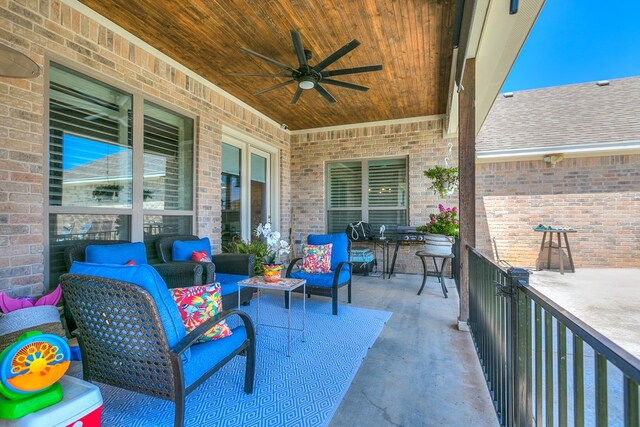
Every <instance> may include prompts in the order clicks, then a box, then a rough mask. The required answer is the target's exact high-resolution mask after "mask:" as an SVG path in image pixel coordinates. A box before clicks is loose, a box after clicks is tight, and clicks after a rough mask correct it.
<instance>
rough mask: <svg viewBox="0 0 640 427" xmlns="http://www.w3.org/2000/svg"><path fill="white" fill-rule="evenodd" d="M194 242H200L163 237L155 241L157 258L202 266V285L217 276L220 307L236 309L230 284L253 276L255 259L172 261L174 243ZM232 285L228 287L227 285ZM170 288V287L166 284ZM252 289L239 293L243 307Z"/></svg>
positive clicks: (225, 257)
mask: <svg viewBox="0 0 640 427" xmlns="http://www.w3.org/2000/svg"><path fill="white" fill-rule="evenodd" d="M176 240H179V241H194V240H200V238H199V237H197V236H192V235H178V236H165V237H161V238H159V239H158V240H156V249H157V252H158V256H159V257H160V260H161V261H162V262H167V263H174V264H180V263H192V264H200V265H202V266H203V268H204V269H203V271H204V273H203V279H202V280H203V283H211V282H213V281H214V276H217V280H218V281H219V282H220V283H221V284H222V291H223V292H222V306H223V307H224V308H225V309H227V308H232V307H236V306H237V305H238V296H237V293H236V291H237V287H234V286H233V284H232V283H231V282H233V281H234V280H236V279H241V277H240V276H242V278H246V277H250V276H253V263H254V262H255V261H254V260H255V257H254V256H253V255H247V254H217V255H212V256H211V261H212V262H195V261H174V260H173V243H174V242H175V241H176ZM230 284H231V285H232V286H231V287H229V285H230ZM168 286H169V287H170V288H171V287H172V286H171V285H170V284H168ZM254 292H255V289H254V288H251V287H245V288H242V289H241V291H240V302H241V304H243V305H246V304H249V302H250V301H251V298H252V296H253V293H254Z"/></svg>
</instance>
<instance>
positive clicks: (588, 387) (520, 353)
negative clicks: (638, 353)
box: [468, 248, 640, 427]
mask: <svg viewBox="0 0 640 427" xmlns="http://www.w3.org/2000/svg"><path fill="white" fill-rule="evenodd" d="M468 251H469V288H470V289H469V291H470V295H469V297H470V298H469V326H470V329H471V333H472V337H473V340H474V343H475V346H476V350H477V353H478V357H479V359H480V363H481V365H482V367H483V370H484V373H485V377H486V380H487V385H488V387H489V391H490V393H491V396H492V398H493V401H494V406H495V408H496V413H497V415H498V420H499V422H500V424H501V425H504V426H555V425H557V426H567V425H574V426H585V425H596V426H609V425H610V426H623V425H624V426H636V427H637V426H639V425H640V416H639V410H638V408H639V403H640V401H639V397H638V384H639V383H640V360H638V358H636V357H635V356H633V355H631V354H630V353H629V352H627V351H626V350H624V349H623V348H621V347H620V346H619V345H617V344H615V343H614V342H612V341H611V340H610V339H609V338H607V337H605V336H604V335H602V334H601V333H599V332H598V331H596V330H594V329H593V328H592V327H590V326H589V325H587V324H586V323H585V322H583V321H582V320H580V319H578V318H576V317H575V316H574V315H572V314H571V313H569V312H568V311H567V310H565V309H564V308H563V307H561V306H559V305H558V304H557V303H555V302H553V301H551V300H550V299H548V298H547V297H546V296H544V295H543V294H541V293H540V292H539V291H537V290H536V289H534V288H531V287H530V286H529V285H528V280H529V273H528V272H527V271H526V270H523V269H518V268H511V269H509V270H508V271H505V270H503V269H502V268H500V267H499V266H498V265H496V264H495V263H493V262H492V261H491V260H489V259H488V258H486V257H485V256H484V255H482V254H481V253H479V252H478V251H476V250H475V249H472V248H469V249H468Z"/></svg>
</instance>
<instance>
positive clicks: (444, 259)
mask: <svg viewBox="0 0 640 427" xmlns="http://www.w3.org/2000/svg"><path fill="white" fill-rule="evenodd" d="M416 256H418V257H420V261H422V285H421V286H420V290H419V291H418V295H420V294H421V293H422V290H423V289H424V285H425V284H426V283H427V276H430V274H429V270H428V269H427V262H426V261H425V258H431V259H432V260H433V265H434V267H435V269H436V271H435V276H436V277H438V280H439V281H440V286H442V293H443V294H444V297H445V298H449V295H448V293H449V290H448V289H447V285H445V284H444V269H445V267H446V266H447V261H448V260H450V259H453V258H455V256H454V255H453V254H449V255H440V254H433V253H429V252H425V251H418V252H416ZM436 258H442V264H441V265H440V269H438V262H437V261H436ZM431 276H433V274H432V275H431Z"/></svg>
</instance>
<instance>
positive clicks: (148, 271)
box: [69, 245, 190, 362]
mask: <svg viewBox="0 0 640 427" xmlns="http://www.w3.org/2000/svg"><path fill="white" fill-rule="evenodd" d="M112 246H118V245H112ZM143 247H144V246H143ZM69 273H73V274H86V275H89V276H98V277H105V278H107V279H114V280H121V281H123V282H130V283H133V284H136V285H138V286H140V287H142V288H144V289H145V290H146V291H147V292H149V294H151V297H152V298H153V299H154V301H155V302H156V307H157V308H158V314H159V315H160V321H161V322H162V328H163V329H164V332H165V334H166V337H167V343H168V344H169V347H173V346H174V345H176V344H177V343H178V341H180V340H181V339H182V338H184V336H185V335H186V332H185V329H184V324H183V323H182V319H181V318H180V313H179V311H178V307H177V306H176V303H175V302H174V301H173V299H172V298H171V294H170V293H169V291H168V289H167V285H166V283H165V282H164V280H163V279H162V277H160V275H159V274H158V272H157V271H156V269H155V268H153V267H151V266H150V265H148V264H144V265H134V266H129V265H119V264H91V263H87V262H77V261H76V262H74V263H73V264H72V265H71V269H70V270H69ZM183 356H184V357H183V362H184V361H187V360H189V356H190V350H189V349H187V350H186V351H185V352H184V353H183Z"/></svg>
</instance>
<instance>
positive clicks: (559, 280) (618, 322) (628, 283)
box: [529, 268, 640, 358]
mask: <svg viewBox="0 0 640 427" xmlns="http://www.w3.org/2000/svg"><path fill="white" fill-rule="evenodd" d="M529 283H530V285H531V286H532V287H534V288H535V289H538V290H539V291H540V292H542V293H543V294H545V295H546V296H548V297H549V298H551V299H552V300H553V301H555V302H556V303H558V304H560V305H561V306H562V307H564V308H566V309H567V310H568V311H570V312H571V313H573V314H574V315H575V316H576V317H578V318H579V319H581V320H583V321H584V322H586V323H587V324H589V325H590V326H591V327H593V328H594V329H596V330H597V331H599V332H600V333H601V334H603V335H605V336H606V337H607V338H609V339H611V340H612V341H614V342H615V343H617V344H618V345H620V346H621V347H623V348H624V349H625V350H627V351H628V352H630V353H631V354H633V355H635V356H636V357H638V358H640V330H639V329H638V325H640V268H629V269H613V268H610V269H577V270H576V272H575V273H565V274H564V275H561V274H560V273H559V272H557V271H548V270H543V271H535V272H534V273H533V274H532V275H531V277H530V279H529Z"/></svg>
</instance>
